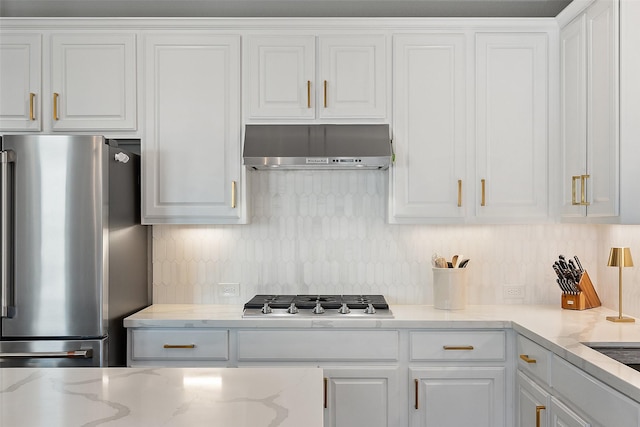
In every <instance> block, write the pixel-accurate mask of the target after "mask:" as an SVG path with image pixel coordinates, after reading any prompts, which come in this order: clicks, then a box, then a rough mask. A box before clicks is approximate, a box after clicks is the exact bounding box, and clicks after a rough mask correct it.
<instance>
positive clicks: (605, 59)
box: [560, 0, 620, 218]
mask: <svg viewBox="0 0 640 427" xmlns="http://www.w3.org/2000/svg"><path fill="white" fill-rule="evenodd" d="M616 22H617V19H616V6H615V3H614V2H613V1H612V0H598V1H596V2H595V3H594V4H593V5H592V6H590V7H589V8H588V9H587V11H586V12H585V13H583V14H581V15H580V16H578V17H577V18H576V19H575V20H574V21H572V22H571V23H569V24H568V25H567V26H565V27H564V28H563V29H562V31H561V33H560V40H561V46H560V47H561V129H562V148H563V157H564V158H563V173H562V179H563V183H562V186H563V199H562V205H563V206H562V215H563V217H565V218H571V217H584V216H588V217H614V216H617V215H618V214H619V197H620V196H619V194H620V190H619V186H620V179H619V175H618V172H619V159H620V157H619V140H618V136H619V135H618V123H619V119H618V116H619V111H618V99H619V97H618V91H619V89H618V65H617V64H618V53H617V49H618V42H617V33H618V29H617V24H616Z"/></svg>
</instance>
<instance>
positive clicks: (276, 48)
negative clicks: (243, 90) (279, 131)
mask: <svg viewBox="0 0 640 427" xmlns="http://www.w3.org/2000/svg"><path fill="white" fill-rule="evenodd" d="M247 67H248V69H249V94H248V96H249V114H248V115H249V118H252V119H266V118H269V119H286V118H300V119H312V118H314V117H315V98H314V90H315V81H314V79H315V37H314V36H260V37H250V38H249V61H248V63H247Z"/></svg>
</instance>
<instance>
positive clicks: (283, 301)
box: [244, 295, 389, 310]
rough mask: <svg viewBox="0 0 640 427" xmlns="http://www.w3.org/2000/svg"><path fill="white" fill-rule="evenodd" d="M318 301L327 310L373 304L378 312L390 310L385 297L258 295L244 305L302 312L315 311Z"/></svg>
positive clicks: (250, 307)
mask: <svg viewBox="0 0 640 427" xmlns="http://www.w3.org/2000/svg"><path fill="white" fill-rule="evenodd" d="M316 301H320V304H321V305H322V307H323V308H325V309H338V308H340V307H341V306H342V304H343V303H344V304H347V307H349V308H350V309H361V308H362V309H364V308H366V307H367V306H368V304H373V307H374V308H376V309H377V310H388V309H389V304H387V301H386V300H385V298H384V296H383V295H256V296H254V297H253V298H251V300H250V301H249V302H247V303H246V304H245V305H244V308H245V309H252V308H262V307H263V306H264V304H265V303H268V304H269V307H271V308H273V309H278V308H289V306H290V305H291V303H295V304H296V307H298V308H299V309H301V310H304V309H313V308H314V307H315V306H316Z"/></svg>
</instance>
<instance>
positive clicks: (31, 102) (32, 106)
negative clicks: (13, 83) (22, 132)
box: [29, 92, 36, 120]
mask: <svg viewBox="0 0 640 427" xmlns="http://www.w3.org/2000/svg"><path fill="white" fill-rule="evenodd" d="M35 99H36V94H35V93H33V92H31V93H29V120H35V119H36V112H35V102H34V101H35Z"/></svg>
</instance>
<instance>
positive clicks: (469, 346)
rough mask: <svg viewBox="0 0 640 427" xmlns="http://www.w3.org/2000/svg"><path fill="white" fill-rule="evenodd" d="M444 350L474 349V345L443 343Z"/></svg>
mask: <svg viewBox="0 0 640 427" xmlns="http://www.w3.org/2000/svg"><path fill="white" fill-rule="evenodd" d="M442 349H443V350H473V346H472V345H443V346H442Z"/></svg>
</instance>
